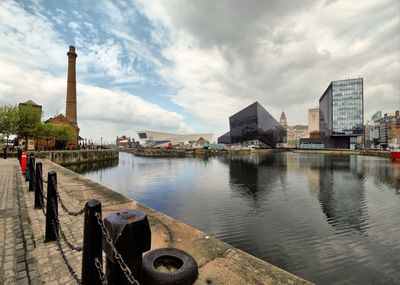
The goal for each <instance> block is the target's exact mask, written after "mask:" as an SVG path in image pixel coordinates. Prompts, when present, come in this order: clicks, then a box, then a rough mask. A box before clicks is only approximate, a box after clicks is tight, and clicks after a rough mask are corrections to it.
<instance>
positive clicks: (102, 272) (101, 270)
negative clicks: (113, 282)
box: [94, 257, 108, 285]
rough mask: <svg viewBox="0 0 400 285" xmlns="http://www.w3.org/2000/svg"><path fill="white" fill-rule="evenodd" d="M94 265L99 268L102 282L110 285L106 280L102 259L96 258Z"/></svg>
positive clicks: (104, 284)
mask: <svg viewBox="0 0 400 285" xmlns="http://www.w3.org/2000/svg"><path fill="white" fill-rule="evenodd" d="M94 266H96V268H97V271H98V273H99V278H100V281H101V283H102V284H103V285H108V284H107V280H106V276H105V274H104V271H103V264H102V263H101V262H100V260H99V259H98V258H97V257H96V258H95V259H94Z"/></svg>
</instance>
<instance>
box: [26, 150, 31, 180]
mask: <svg viewBox="0 0 400 285" xmlns="http://www.w3.org/2000/svg"><path fill="white" fill-rule="evenodd" d="M25 161H26V162H25V169H26V172H25V181H29V180H30V179H31V165H30V164H31V155H30V154H27V155H26V160H25Z"/></svg>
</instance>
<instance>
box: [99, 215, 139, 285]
mask: <svg viewBox="0 0 400 285" xmlns="http://www.w3.org/2000/svg"><path fill="white" fill-rule="evenodd" d="M94 215H95V216H96V218H97V223H98V224H99V225H100V227H101V231H102V232H103V235H104V236H105V239H106V241H107V243H108V244H109V246H110V247H111V249H112V251H113V253H114V256H115V259H116V260H117V261H118V264H119V267H120V268H121V270H122V272H123V273H124V275H125V277H126V279H127V280H128V282H129V283H130V284H134V285H140V284H139V282H138V281H137V280H136V279H135V278H134V277H133V275H132V272H131V270H130V269H129V267H128V266H127V265H126V263H125V262H124V259H123V258H122V256H121V254H120V253H119V252H118V251H117V249H116V248H115V246H114V242H113V239H112V238H111V237H110V234H109V233H108V230H107V229H106V227H105V225H104V222H103V220H102V219H101V216H100V214H99V213H97V212H95V213H94Z"/></svg>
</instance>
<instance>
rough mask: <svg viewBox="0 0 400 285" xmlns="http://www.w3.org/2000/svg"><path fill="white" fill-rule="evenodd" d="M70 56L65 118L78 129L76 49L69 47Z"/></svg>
mask: <svg viewBox="0 0 400 285" xmlns="http://www.w3.org/2000/svg"><path fill="white" fill-rule="evenodd" d="M67 55H68V83H67V105H66V108H65V116H66V117H67V119H68V120H69V121H70V122H71V123H72V124H74V125H75V126H76V127H78V123H77V118H76V68H75V63H76V57H77V56H78V55H77V54H76V53H75V47H74V46H69V51H68V53H67Z"/></svg>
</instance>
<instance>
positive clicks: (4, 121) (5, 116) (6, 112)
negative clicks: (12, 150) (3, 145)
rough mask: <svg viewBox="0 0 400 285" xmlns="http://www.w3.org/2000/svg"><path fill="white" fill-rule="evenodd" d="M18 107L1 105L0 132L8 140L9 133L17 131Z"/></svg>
mask: <svg viewBox="0 0 400 285" xmlns="http://www.w3.org/2000/svg"><path fill="white" fill-rule="evenodd" d="M17 121H18V108H17V107H16V106H12V105H7V106H1V107H0V134H3V136H4V137H5V138H6V139H7V140H8V137H9V135H11V134H16V133H17Z"/></svg>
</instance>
